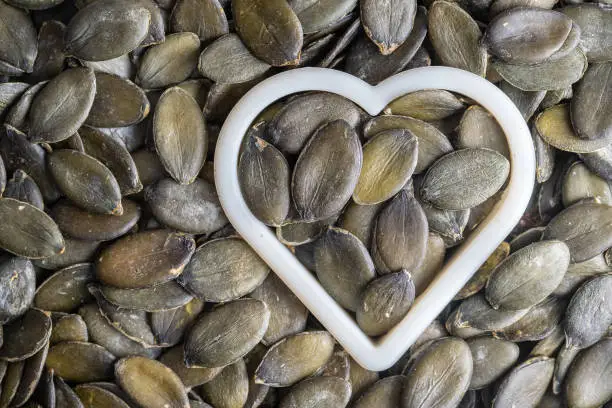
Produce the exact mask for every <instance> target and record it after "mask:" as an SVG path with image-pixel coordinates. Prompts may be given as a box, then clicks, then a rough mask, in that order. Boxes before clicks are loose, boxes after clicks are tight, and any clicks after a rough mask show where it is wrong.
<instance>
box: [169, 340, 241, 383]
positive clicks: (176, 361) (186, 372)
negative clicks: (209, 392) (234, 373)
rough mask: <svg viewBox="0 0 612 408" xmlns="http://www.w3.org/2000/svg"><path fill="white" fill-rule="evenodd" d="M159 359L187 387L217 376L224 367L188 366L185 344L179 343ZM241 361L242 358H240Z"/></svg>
mask: <svg viewBox="0 0 612 408" xmlns="http://www.w3.org/2000/svg"><path fill="white" fill-rule="evenodd" d="M159 361H160V362H161V363H162V364H165V365H166V366H167V367H169V368H170V369H171V370H172V371H174V372H175V373H176V375H178V376H179V378H180V379H181V381H182V382H183V385H184V386H185V387H186V388H192V387H197V386H198V385H202V384H205V383H207V382H209V381H211V380H212V379H213V378H215V377H216V376H217V375H219V373H220V372H221V371H222V370H223V368H201V367H191V368H189V367H187V366H186V365H185V357H184V355H183V346H182V345H179V346H176V347H173V348H171V349H169V350H168V351H166V352H165V353H164V354H162V356H161V357H160V359H159ZM239 361H241V360H239Z"/></svg>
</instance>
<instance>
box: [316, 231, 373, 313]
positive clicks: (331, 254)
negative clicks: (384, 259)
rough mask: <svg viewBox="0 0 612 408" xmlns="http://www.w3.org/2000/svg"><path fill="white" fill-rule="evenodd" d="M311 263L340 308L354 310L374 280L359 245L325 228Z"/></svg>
mask: <svg viewBox="0 0 612 408" xmlns="http://www.w3.org/2000/svg"><path fill="white" fill-rule="evenodd" d="M314 260H315V270H316V273H317V277H318V278H319V281H321V284H322V285H323V287H324V288H325V290H326V291H327V292H328V293H329V294H330V295H331V296H332V297H333V298H334V299H335V300H336V301H337V302H338V303H339V304H340V305H341V306H342V307H344V308H346V309H348V310H351V311H356V310H358V309H359V304H360V298H361V293H362V291H363V290H364V288H365V287H366V285H367V284H368V283H369V282H370V281H371V280H372V279H374V277H375V276H376V271H375V269H374V263H373V262H372V259H371V258H370V254H369V253H368V250H367V248H366V247H365V246H364V245H363V243H362V242H361V241H360V240H359V239H358V238H357V237H355V236H354V235H353V234H351V233H349V232H348V231H345V230H341V229H339V228H329V229H328V230H327V231H326V232H325V233H324V235H323V236H322V237H321V238H320V239H319V240H318V241H317V242H316V246H315V250H314Z"/></svg>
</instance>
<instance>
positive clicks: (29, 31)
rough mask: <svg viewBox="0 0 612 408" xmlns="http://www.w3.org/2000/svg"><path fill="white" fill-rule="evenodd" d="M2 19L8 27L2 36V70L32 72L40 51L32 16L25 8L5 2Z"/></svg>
mask: <svg viewBox="0 0 612 408" xmlns="http://www.w3.org/2000/svg"><path fill="white" fill-rule="evenodd" d="M0 20H2V24H3V26H4V27H6V28H5V31H4V33H3V35H2V36H1V37H0V72H2V73H3V74H8V75H23V74H24V73H30V72H32V69H33V66H34V61H35V60H36V55H37V52H38V51H37V47H36V44H37V38H36V28H35V27H34V24H33V23H32V20H31V18H30V16H29V15H28V14H27V13H26V12H25V11H24V10H21V9H19V8H17V7H13V6H11V5H9V4H6V3H3V4H1V5H0Z"/></svg>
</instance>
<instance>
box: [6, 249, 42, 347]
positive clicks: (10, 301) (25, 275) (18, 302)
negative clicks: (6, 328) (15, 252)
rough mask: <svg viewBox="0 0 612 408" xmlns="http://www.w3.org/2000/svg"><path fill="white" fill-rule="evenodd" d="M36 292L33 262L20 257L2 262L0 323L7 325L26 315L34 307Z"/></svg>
mask: <svg viewBox="0 0 612 408" xmlns="http://www.w3.org/2000/svg"><path fill="white" fill-rule="evenodd" d="M35 290H36V273H35V272H34V266H33V265H32V262H30V261H28V260H27V259H23V258H18V257H10V258H8V259H6V260H3V261H2V262H0V321H1V322H2V323H6V322H8V321H11V320H13V319H16V318H18V317H19V316H21V315H22V314H24V313H25V312H26V311H27V310H28V308H29V307H30V306H31V305H32V302H33V300H34V292H35ZM0 346H1V345H0Z"/></svg>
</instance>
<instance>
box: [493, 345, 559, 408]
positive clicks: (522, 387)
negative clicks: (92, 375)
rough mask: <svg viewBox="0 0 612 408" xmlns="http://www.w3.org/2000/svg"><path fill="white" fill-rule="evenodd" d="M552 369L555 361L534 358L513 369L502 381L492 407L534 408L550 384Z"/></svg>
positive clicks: (545, 358)
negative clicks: (516, 407) (519, 407)
mask: <svg viewBox="0 0 612 408" xmlns="http://www.w3.org/2000/svg"><path fill="white" fill-rule="evenodd" d="M554 367H555V360H554V359H552V358H548V357H534V358H531V359H529V360H527V361H525V362H523V363H521V364H519V365H518V366H516V367H514V368H513V369H512V371H510V372H509V373H508V374H507V375H506V376H505V377H504V379H503V380H502V382H501V384H500V386H499V389H498V391H497V393H496V394H495V398H494V400H493V407H494V408H503V407H512V406H517V405H516V404H520V405H521V406H523V407H536V406H537V405H538V403H539V402H540V399H541V398H542V397H543V396H544V393H545V392H546V389H547V388H548V385H549V384H550V380H551V378H552V375H553V370H554Z"/></svg>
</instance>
